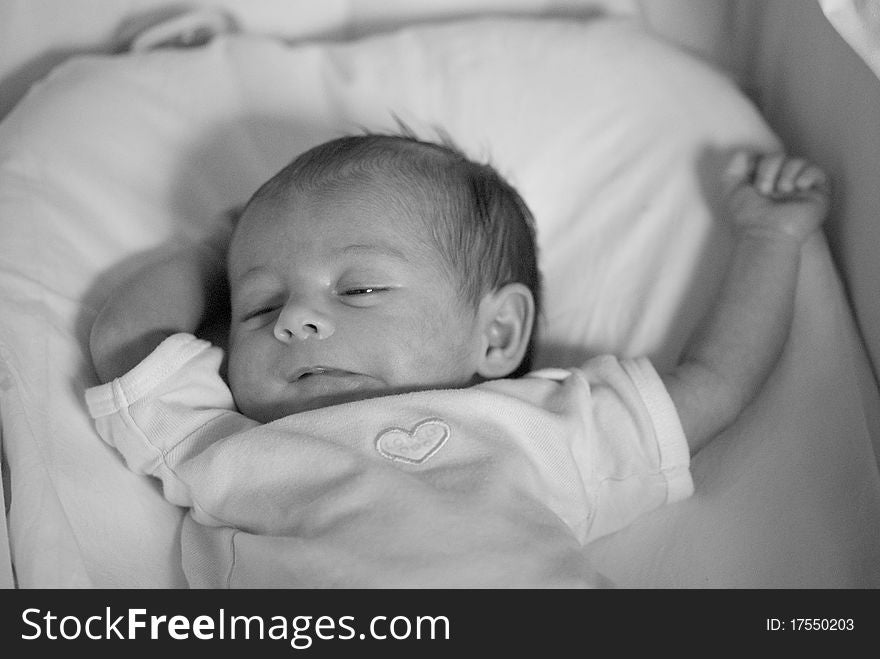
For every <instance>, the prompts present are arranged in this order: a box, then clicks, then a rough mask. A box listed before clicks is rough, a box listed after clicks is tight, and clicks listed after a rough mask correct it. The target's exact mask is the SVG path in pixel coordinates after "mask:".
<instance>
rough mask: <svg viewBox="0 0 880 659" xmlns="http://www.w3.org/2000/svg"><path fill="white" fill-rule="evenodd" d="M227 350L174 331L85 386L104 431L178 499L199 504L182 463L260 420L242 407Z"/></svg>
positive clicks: (132, 463)
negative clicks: (129, 365)
mask: <svg viewBox="0 0 880 659" xmlns="http://www.w3.org/2000/svg"><path fill="white" fill-rule="evenodd" d="M222 358H223V353H222V351H221V350H220V349H219V348H217V347H215V346H212V345H211V344H210V343H209V342H207V341H203V340H201V339H197V338H196V337H194V336H193V335H191V334H186V333H180V334H174V335H172V336H169V337H168V338H166V339H165V340H164V341H163V342H162V343H161V344H159V346H157V347H156V349H155V350H154V351H153V352H152V353H150V354H149V355H147V357H146V358H144V360H143V361H141V362H140V363H139V364H138V365H137V366H135V367H134V368H133V369H132V370H131V371H129V372H128V373H125V374H124V375H122V376H121V377H119V378H116V379H115V380H112V381H111V382H107V383H105V384H102V385H99V386H97V387H92V388H90V389H88V390H86V403H87V405H88V408H89V413H90V415H91V416H92V418H93V419H94V421H95V426H96V428H97V430H98V434H99V435H100V436H101V438H102V439H103V440H104V441H105V442H107V443H108V444H109V445H111V446H113V447H115V448H116V449H117V450H118V451H119V452H120V453H121V454H122V456H123V457H124V458H125V461H126V464H127V465H128V468H129V469H131V470H132V471H134V472H135V473H139V474H146V475H149V476H154V477H156V478H159V479H160V480H161V481H162V484H163V490H164V494H165V498H166V499H168V500H169V501H171V502H172V503H174V504H176V505H179V506H186V507H196V508H197V507H198V506H196V504H195V503H194V502H193V501H192V496H191V492H190V488H189V487H188V486H187V484H186V483H184V482H183V481H182V480H181V479H180V477H179V476H178V474H177V471H176V469H175V467H176V465H180V464H182V463H184V462H186V461H187V460H190V459H191V458H192V457H193V456H195V455H198V454H199V453H201V452H203V451H205V450H206V449H207V448H208V447H210V446H211V445H212V444H213V443H215V442H216V441H218V440H219V439H222V438H223V437H228V436H230V435H232V434H235V433H238V432H241V431H243V430H247V429H250V428H252V427H254V426H257V425H258V424H257V423H256V422H255V421H252V420H250V419H248V418H246V417H244V416H243V415H241V414H239V413H237V412H236V411H235V404H234V402H233V399H232V393H231V392H230V391H229V388H228V386H227V385H226V383H225V382H224V381H223V379H222V378H221V377H220V372H219V368H220V363H221V361H222Z"/></svg>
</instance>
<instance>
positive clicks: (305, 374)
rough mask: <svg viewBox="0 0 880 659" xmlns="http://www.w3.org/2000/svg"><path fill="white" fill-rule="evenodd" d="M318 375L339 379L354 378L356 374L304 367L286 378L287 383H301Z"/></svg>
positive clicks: (327, 367)
mask: <svg viewBox="0 0 880 659" xmlns="http://www.w3.org/2000/svg"><path fill="white" fill-rule="evenodd" d="M318 375H321V376H326V377H333V378H341V377H356V376H357V373H353V372H351V371H346V370H343V369H338V368H331V367H329V366H305V367H303V368H298V369H297V370H296V371H294V372H293V374H292V375H291V376H290V377H289V378H288V382H293V383H296V382H302V381H303V380H307V379H309V378H314V377H315V376H318Z"/></svg>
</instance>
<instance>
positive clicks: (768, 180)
mask: <svg viewBox="0 0 880 659" xmlns="http://www.w3.org/2000/svg"><path fill="white" fill-rule="evenodd" d="M786 162H787V161H786V158H785V156H784V155H783V154H774V155H769V156H763V157H761V158H759V159H758V162H757V164H756V166H755V180H754V186H755V188H756V189H757V190H758V192H760V193H761V194H762V195H764V196H770V195H772V194H773V193H774V191H775V190H776V184H777V181H778V180H779V177H780V174H781V173H782V170H783V168H784V166H785V163H786Z"/></svg>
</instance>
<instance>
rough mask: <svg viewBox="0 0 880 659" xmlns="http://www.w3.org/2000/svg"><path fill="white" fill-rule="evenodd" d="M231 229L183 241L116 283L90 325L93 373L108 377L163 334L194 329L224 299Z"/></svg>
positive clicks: (102, 378)
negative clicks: (191, 241) (194, 241)
mask: <svg viewBox="0 0 880 659" xmlns="http://www.w3.org/2000/svg"><path fill="white" fill-rule="evenodd" d="M228 236H229V231H228V230H227V229H224V230H221V231H219V232H218V233H217V234H216V235H214V236H211V238H210V239H209V240H207V241H205V242H204V243H202V244H190V245H183V246H180V247H177V248H176V249H174V251H173V252H171V253H170V254H167V255H165V256H164V257H162V258H160V259H159V260H157V261H154V262H152V263H150V264H149V265H147V266H145V267H144V268H142V269H140V270H139V271H137V272H136V273H135V274H134V275H133V276H131V277H130V278H129V279H127V280H126V281H124V282H123V283H122V284H121V285H120V286H119V287H118V288H116V289H115V290H114V291H113V292H112V293H111V295H110V297H109V298H108V299H107V301H106V302H105V304H104V306H103V307H102V308H101V310H100V311H99V312H98V316H97V318H96V319H95V323H94V325H93V326H92V332H91V336H90V345H89V347H90V350H91V354H92V362H93V364H94V367H95V372H96V373H97V375H98V379H99V380H100V381H101V382H109V381H110V380H112V379H114V378H117V377H119V376H120V375H122V374H124V373H126V372H128V371H129V370H131V369H132V368H133V367H134V366H136V365H137V364H138V363H139V362H140V361H141V360H142V359H144V357H146V356H147V355H149V354H150V353H151V352H152V351H153V349H155V348H156V346H158V345H159V343H161V342H162V341H163V340H164V339H165V338H166V337H168V336H170V335H172V334H175V333H177V332H190V333H195V332H196V330H197V329H198V328H199V326H200V325H201V324H202V323H203V321H205V320H206V318H207V317H208V315H209V314H210V313H211V312H212V311H213V310H215V309H217V308H220V306H221V305H224V304H225V296H226V272H225V253H226V243H227V242H228Z"/></svg>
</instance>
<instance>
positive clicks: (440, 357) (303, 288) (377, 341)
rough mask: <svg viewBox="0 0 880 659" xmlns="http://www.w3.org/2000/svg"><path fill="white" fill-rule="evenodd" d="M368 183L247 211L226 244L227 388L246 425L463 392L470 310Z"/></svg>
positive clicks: (402, 218) (400, 211)
mask: <svg viewBox="0 0 880 659" xmlns="http://www.w3.org/2000/svg"><path fill="white" fill-rule="evenodd" d="M388 199H389V197H388V196H387V195H382V194H377V188H376V187H375V186H367V185H364V184H354V185H352V186H350V187H349V188H348V189H347V190H346V191H344V192H339V191H335V192H332V193H331V192H327V191H321V190H316V191H309V192H304V193H298V194H296V195H295V196H294V198H293V199H291V200H289V201H277V200H275V201H273V200H263V201H260V202H256V203H253V204H251V206H250V207H249V208H248V210H247V212H246V213H245V214H244V216H243V217H242V218H241V220H240V226H239V227H238V229H237V231H236V235H235V238H234V240H233V243H232V246H231V248H230V255H229V278H230V286H231V293H232V325H231V328H230V348H229V366H228V367H229V382H230V386H231V389H232V392H233V395H234V397H235V401H236V404H237V406H238V409H239V410H240V411H241V412H242V413H243V414H245V415H247V416H249V417H250V418H253V419H255V420H257V421H261V422H268V421H271V420H274V419H278V418H280V417H282V416H286V415H288V414H293V413H295V412H300V411H304V410H308V409H314V408H317V407H323V406H326V405H332V404H335V403H341V402H346V401H351V400H357V399H360V398H367V397H371V396H375V395H380V394H386V393H394V392H400V391H409V390H415V389H423V388H442V387H450V386H466V385H468V384H471V383H472V382H473V381H474V377H475V373H476V371H477V364H478V361H479V356H480V354H481V353H482V352H484V351H485V347H484V345H483V339H482V336H481V332H480V331H479V325H478V319H477V316H478V314H477V312H476V310H475V309H474V308H473V305H471V304H468V303H467V302H465V301H464V300H463V296H462V295H461V294H460V292H459V289H458V286H457V284H456V282H454V281H453V279H454V278H453V277H452V276H451V275H450V274H449V272H448V269H447V268H444V267H443V264H442V262H441V260H440V259H441V257H440V256H439V255H437V254H435V253H434V252H432V251H431V250H430V249H429V247H428V242H427V240H426V238H425V236H424V232H425V229H424V227H423V224H422V223H421V222H420V221H419V220H415V219H414V218H413V213H416V212H419V209H418V207H417V205H416V204H412V203H410V204H407V206H408V207H407V208H403V207H401V206H400V205H396V204H393V203H390V202H389V201H388Z"/></svg>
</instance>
